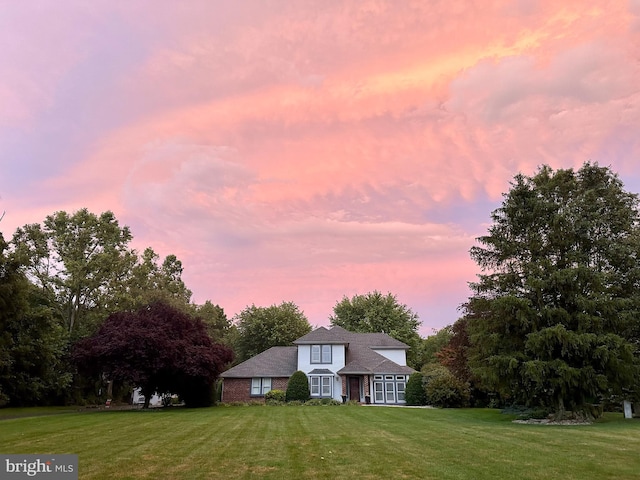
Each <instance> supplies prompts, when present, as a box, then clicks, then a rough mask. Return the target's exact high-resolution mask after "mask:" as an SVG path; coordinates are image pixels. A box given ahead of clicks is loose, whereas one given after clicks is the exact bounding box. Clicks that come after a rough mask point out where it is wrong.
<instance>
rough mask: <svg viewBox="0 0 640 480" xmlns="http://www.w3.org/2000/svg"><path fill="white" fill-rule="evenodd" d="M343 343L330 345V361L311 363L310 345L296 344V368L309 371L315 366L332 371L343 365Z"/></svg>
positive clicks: (305, 371)
mask: <svg viewBox="0 0 640 480" xmlns="http://www.w3.org/2000/svg"><path fill="white" fill-rule="evenodd" d="M344 361H345V358H344V345H331V363H311V345H298V370H302V371H303V372H304V373H309V372H310V371H311V370H313V369H316V368H326V369H328V370H331V371H332V372H333V373H335V372H337V371H338V370H340V369H341V368H343V367H344V365H345V363H344Z"/></svg>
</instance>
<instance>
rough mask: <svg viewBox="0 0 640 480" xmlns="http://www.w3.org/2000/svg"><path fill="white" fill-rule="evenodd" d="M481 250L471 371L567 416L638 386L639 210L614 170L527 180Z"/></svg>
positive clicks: (541, 174)
mask: <svg viewBox="0 0 640 480" xmlns="http://www.w3.org/2000/svg"><path fill="white" fill-rule="evenodd" d="M491 216H492V219H493V225H492V226H491V227H490V228H489V232H488V234H487V235H486V236H483V237H480V238H479V239H478V241H479V243H480V244H481V246H475V247H473V248H472V249H471V257H472V258H473V259H474V260H475V261H476V263H477V264H478V265H479V266H480V267H481V269H482V271H483V274H481V275H479V279H478V281H477V282H476V283H473V284H472V285H471V287H472V289H473V293H474V294H473V296H472V297H471V298H470V299H469V302H468V303H467V304H466V313H467V315H466V316H467V318H468V331H469V336H470V340H471V345H472V347H471V349H470V350H469V361H470V365H471V367H472V371H473V373H474V375H475V376H477V377H478V378H479V379H480V380H481V381H482V383H483V384H484V385H485V387H487V388H488V389H493V390H495V391H497V392H499V393H501V394H502V395H504V396H511V397H512V399H513V400H515V401H517V402H521V403H527V404H528V405H533V406H546V407H550V408H553V409H554V411H555V412H556V413H557V414H558V415H559V416H562V415H563V414H564V412H565V409H566V408H568V409H574V410H575V409H577V410H580V409H582V408H584V407H585V406H586V405H587V404H588V403H589V402H590V401H593V400H594V399H597V398H598V397H601V396H607V395H610V394H616V393H620V392H621V391H622V390H623V389H624V388H625V387H630V386H636V383H637V381H638V379H639V378H640V375H638V368H637V359H636V358H634V349H635V347H634V344H637V340H638V337H637V336H636V335H637V332H638V318H640V315H639V312H640V307H639V306H640V262H639V261H638V259H640V227H639V225H640V214H639V212H638V197H637V195H635V194H631V193H628V192H626V191H625V190H624V189H623V185H622V182H621V181H620V180H619V179H618V177H617V175H615V174H614V173H612V172H611V170H610V169H609V168H605V167H599V166H598V165H591V164H589V163H587V164H585V165H584V166H583V167H582V168H581V169H580V170H578V171H577V172H574V171H573V170H572V169H568V170H558V171H556V172H554V171H553V170H552V169H551V168H550V167H547V166H544V167H542V168H541V169H540V170H539V171H538V173H537V174H536V175H535V176H533V177H526V176H524V175H521V174H520V175H517V176H516V177H515V179H514V181H513V182H512V186H511V190H510V191H509V192H508V193H507V194H506V195H505V198H504V201H503V203H502V206H501V207H500V208H498V209H497V210H495V211H494V212H493V213H492V215H491Z"/></svg>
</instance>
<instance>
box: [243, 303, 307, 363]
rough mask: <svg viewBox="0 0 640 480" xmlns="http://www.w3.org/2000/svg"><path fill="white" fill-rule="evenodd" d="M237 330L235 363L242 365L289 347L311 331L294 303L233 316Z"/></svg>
mask: <svg viewBox="0 0 640 480" xmlns="http://www.w3.org/2000/svg"><path fill="white" fill-rule="evenodd" d="M234 319H235V321H236V324H237V328H238V337H237V342H236V344H235V345H234V346H235V351H236V355H237V360H238V361H244V360H246V359H248V358H251V357H254V356H256V355H257V354H259V353H261V352H264V351H265V350H268V349H269V348H271V347H275V346H288V345H292V343H293V341H294V340H296V339H297V338H300V337H301V336H303V335H306V334H307V333H309V332H310V331H311V325H310V324H309V320H307V317H306V316H305V315H304V312H302V311H301V310H300V309H299V308H298V306H297V305H296V304H295V303H293V302H283V303H282V304H280V305H271V306H270V307H256V306H255V305H252V306H250V307H247V308H245V309H244V310H243V311H242V312H240V313H239V314H237V315H236V316H235V318H234Z"/></svg>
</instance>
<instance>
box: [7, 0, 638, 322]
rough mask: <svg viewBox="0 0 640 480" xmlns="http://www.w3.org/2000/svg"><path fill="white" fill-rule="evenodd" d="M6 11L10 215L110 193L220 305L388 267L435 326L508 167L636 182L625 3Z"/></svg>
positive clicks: (18, 217)
mask: <svg viewBox="0 0 640 480" xmlns="http://www.w3.org/2000/svg"><path fill="white" fill-rule="evenodd" d="M54 10H55V11H54ZM12 12H13V13H12V15H10V16H9V17H7V18H11V19H12V22H5V24H4V26H5V27H6V28H3V29H0V42H1V44H2V45H10V46H12V48H11V49H9V52H10V55H9V60H10V61H9V62H5V63H3V65H0V108H2V110H1V111H2V113H0V143H2V140H4V139H8V140H9V142H8V143H6V144H8V145H11V149H7V150H5V151H3V150H2V149H1V148H0V162H1V165H2V166H4V167H6V168H8V170H9V173H10V174H11V175H10V176H9V177H7V178H11V179H14V180H13V181H8V180H7V181H6V183H5V181H3V180H2V179H1V178H0V196H1V197H0V210H4V209H6V210H7V211H8V214H7V216H6V217H5V220H3V222H2V225H1V226H2V228H3V229H5V230H4V231H5V232H7V231H9V232H10V231H11V230H12V229H13V228H15V227H16V226H18V225H21V224H22V223H27V222H36V221H42V219H43V218H44V216H46V215H47V214H49V213H52V212H53V211H55V210H60V209H65V210H69V211H72V210H75V209H77V208H80V207H84V206H87V207H89V208H90V209H92V210H93V211H96V212H99V211H102V210H106V209H111V210H114V211H115V213H116V215H117V216H118V218H119V219H120V220H121V222H122V223H127V224H129V225H130V226H131V227H132V229H133V233H134V236H135V244H136V247H137V248H140V249H142V248H144V247H145V246H147V245H151V246H153V247H154V249H156V251H158V252H159V253H160V254H162V255H166V254H168V253H175V254H176V255H178V257H179V258H180V259H181V260H182V261H183V263H184V266H185V279H186V280H187V284H188V285H189V287H190V288H192V289H193V290H194V294H195V300H196V301H198V302H203V301H204V300H206V299H211V300H213V301H214V302H218V303H220V304H221V305H222V306H223V307H224V308H225V309H226V310H227V313H228V314H229V315H230V316H231V315H233V314H234V313H236V312H237V311H239V310H240V309H242V308H244V306H246V305H248V304H251V303H256V304H271V303H279V302H281V301H283V300H291V301H295V302H297V303H298V304H299V305H300V307H301V308H302V309H303V310H305V312H306V313H307V314H308V315H309V317H310V319H311V320H312V323H316V324H323V323H326V319H327V317H328V315H329V314H330V313H331V308H332V307H333V305H334V304H335V302H336V301H338V300H339V299H340V298H341V297H342V296H343V295H348V296H351V295H353V294H355V293H365V292H366V291H370V290H373V289H378V290H381V291H384V292H386V291H391V292H392V293H397V294H398V296H399V299H400V300H401V301H403V302H405V303H407V304H408V305H409V306H410V307H412V306H414V305H415V308H416V309H417V310H419V312H418V313H419V314H420V316H421V318H422V319H423V321H424V322H425V325H424V326H423V328H424V329H426V330H424V331H428V330H429V329H430V328H432V327H437V326H444V325H445V324H447V323H451V322H453V321H455V319H456V318H457V316H458V312H457V311H456V307H457V306H458V305H459V304H460V303H462V302H464V301H465V299H466V296H467V295H468V292H467V282H468V281H473V280H474V274H475V273H476V272H477V269H476V268H475V267H474V265H473V264H472V262H471V261H470V260H469V258H468V249H469V248H470V247H471V245H472V244H473V241H474V237H476V236H478V235H481V234H482V233H484V231H486V228H487V223H486V222H487V221H488V220H489V213H490V211H491V209H493V208H495V207H496V206H497V203H498V202H499V201H500V198H501V193H502V192H504V191H506V190H507V189H508V188H509V180H510V179H511V178H512V177H513V175H514V174H515V173H517V172H519V171H522V172H524V173H533V172H534V171H535V169H536V167H537V166H538V165H540V164H541V163H549V164H551V165H552V166H554V167H556V168H560V167H569V166H574V167H577V166H579V165H580V164H582V163H583V162H584V161H586V160H594V161H599V162H600V163H601V164H606V165H608V164H611V165H612V166H613V168H614V169H615V170H617V171H619V172H620V173H621V175H624V177H625V178H624V179H625V180H627V182H628V183H629V184H630V185H631V186H635V188H636V189H637V188H640V178H639V177H638V173H637V158H638V154H640V144H639V141H638V139H637V134H636V132H637V126H638V125H640V108H639V106H640V89H639V88H638V86H637V81H636V79H637V78H640V72H639V71H638V70H639V68H640V66H639V64H638V62H637V51H638V47H640V29H638V28H637V25H638V7H637V5H636V4H635V3H633V2H631V3H628V4H626V3H624V2H596V4H594V5H589V6H588V7H587V6H585V4H584V2H579V1H570V2H554V1H551V0H549V1H539V2H511V1H504V2H502V1H497V2H493V3H491V4H490V5H489V4H487V3H486V2H480V1H476V2H473V1H472V2H464V3H462V2H417V3H413V4H411V3H407V2H392V1H363V2H338V1H335V2H331V1H327V2H322V4H318V3H317V2H304V1H303V2H271V3H269V4H268V5H267V4H264V3H262V2H249V3H246V2H243V3H233V2H215V1H214V2H211V1H202V2H200V1H195V0H194V1H193V2H187V3H184V4H181V3H175V4H171V5H162V6H159V5H157V4H153V5H152V4H150V3H149V4H145V3H144V2H143V3H140V4H135V5H114V4H113V3H112V2H105V3H93V4H92V7H91V8H90V9H88V8H87V7H86V6H85V5H84V4H75V3H73V2H70V3H65V4H62V5H61V6H56V7H55V8H54V7H53V6H46V5H45V6H44V7H42V8H40V7H33V6H29V5H27V6H21V7H13V9H12ZM54 13H56V15H54ZM0 22H1V21H0ZM2 25H3V24H1V23H0V26H2ZM23 26H28V27H29V28H28V29H22V27H23ZM69 155H71V156H70V157H69ZM16 158H20V159H21V161H20V162H18V161H16V160H15V159H16ZM12 160H13V163H12ZM40 162H42V163H40ZM23 168H24V169H26V168H29V169H30V171H31V172H33V173H29V174H28V175H27V174H26V173H25V172H22V171H21V170H20V169H23ZM15 179H18V180H15ZM17 181H24V182H25V186H24V190H25V191H24V192H21V191H20V188H18V187H17V186H16V185H15V184H16V182H17ZM483 209H486V211H483V213H478V212H479V211H480V210H483ZM433 312H437V314H436V315H435V316H436V317H437V318H434V315H433Z"/></svg>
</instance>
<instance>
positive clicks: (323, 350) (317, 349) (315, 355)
mask: <svg viewBox="0 0 640 480" xmlns="http://www.w3.org/2000/svg"><path fill="white" fill-rule="evenodd" d="M326 354H328V358H327V356H326ZM309 363H311V364H313V365H316V364H325V365H328V364H331V363H333V346H332V345H331V344H317V345H311V358H310V362H309Z"/></svg>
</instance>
